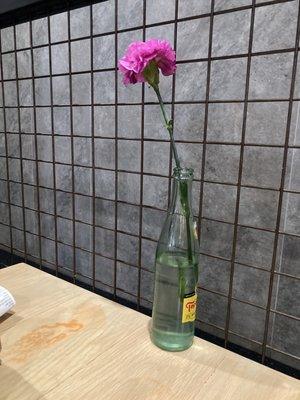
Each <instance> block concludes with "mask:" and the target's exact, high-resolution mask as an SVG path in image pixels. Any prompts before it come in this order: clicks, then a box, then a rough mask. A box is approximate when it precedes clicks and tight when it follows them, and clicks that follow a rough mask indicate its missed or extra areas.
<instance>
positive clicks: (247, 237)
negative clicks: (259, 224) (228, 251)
mask: <svg viewBox="0 0 300 400" xmlns="http://www.w3.org/2000/svg"><path fill="white" fill-rule="evenodd" d="M273 247H274V234H273V233H271V232H265V231H261V230H258V229H252V228H244V227H239V228H238V234H237V243H236V261H237V262H239V263H244V264H248V265H253V266H257V267H262V268H264V269H268V270H269V269H270V267H271V263H272V255H273Z"/></svg>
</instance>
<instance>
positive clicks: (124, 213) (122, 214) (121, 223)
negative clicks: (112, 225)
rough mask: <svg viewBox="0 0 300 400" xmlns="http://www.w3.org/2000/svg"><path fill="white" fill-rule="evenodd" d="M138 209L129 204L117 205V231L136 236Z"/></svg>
mask: <svg viewBox="0 0 300 400" xmlns="http://www.w3.org/2000/svg"><path fill="white" fill-rule="evenodd" d="M139 223H140V208H139V206H132V205H129V204H123V203H118V225H117V227H118V230H121V231H124V232H128V233H131V234H133V235H138V233H139Z"/></svg>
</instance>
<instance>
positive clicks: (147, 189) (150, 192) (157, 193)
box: [143, 175, 169, 209]
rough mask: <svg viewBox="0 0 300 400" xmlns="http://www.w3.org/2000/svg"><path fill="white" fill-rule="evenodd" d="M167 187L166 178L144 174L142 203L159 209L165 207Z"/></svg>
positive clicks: (167, 181) (166, 204) (166, 203)
mask: <svg viewBox="0 0 300 400" xmlns="http://www.w3.org/2000/svg"><path fill="white" fill-rule="evenodd" d="M168 188H169V180H168V178H162V177H160V176H149V175H145V176H144V180H143V204H144V205H146V206H152V207H157V208H160V209H167V206H168Z"/></svg>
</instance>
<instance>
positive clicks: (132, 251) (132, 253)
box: [117, 233, 139, 265]
mask: <svg viewBox="0 0 300 400" xmlns="http://www.w3.org/2000/svg"><path fill="white" fill-rule="evenodd" d="M138 258H139V239H138V238H137V237H134V236H130V235H125V234H123V233H118V235H117V259H118V260H120V261H123V262H126V263H129V264H131V265H138Z"/></svg>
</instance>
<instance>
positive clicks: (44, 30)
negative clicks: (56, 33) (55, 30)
mask: <svg viewBox="0 0 300 400" xmlns="http://www.w3.org/2000/svg"><path fill="white" fill-rule="evenodd" d="M48 42H49V37H48V18H47V17H45V18H39V19H35V20H33V21H32V44H33V46H40V45H43V44H47V43H48Z"/></svg>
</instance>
